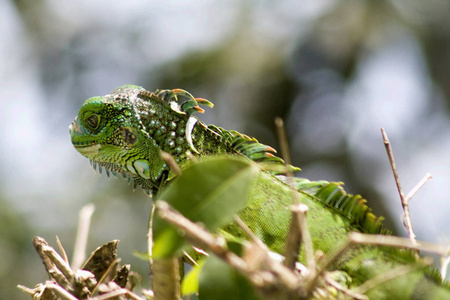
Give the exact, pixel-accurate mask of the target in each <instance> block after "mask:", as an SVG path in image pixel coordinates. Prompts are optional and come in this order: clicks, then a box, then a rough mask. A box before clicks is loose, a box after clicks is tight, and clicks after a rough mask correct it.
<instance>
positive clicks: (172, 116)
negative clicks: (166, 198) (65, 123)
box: [69, 85, 212, 192]
mask: <svg viewBox="0 0 450 300" xmlns="http://www.w3.org/2000/svg"><path fill="white" fill-rule="evenodd" d="M177 96H184V97H187V98H188V100H187V101H185V102H183V103H182V104H181V105H179V104H178V98H177ZM199 102H200V103H201V104H204V105H209V106H211V105H212V104H211V103H210V102H208V101H206V100H204V99H195V98H193V97H192V96H191V95H190V94H189V93H187V92H185V91H183V90H163V91H156V92H154V93H151V92H148V91H146V90H145V89H143V88H141V87H139V86H134V85H123V86H120V87H119V88H117V89H115V90H114V91H113V92H112V93H111V94H109V95H106V96H102V97H93V98H90V99H88V100H86V102H85V103H84V104H83V106H82V107H81V109H80V111H79V113H78V116H77V117H76V118H75V120H74V121H73V123H72V124H71V125H70V126H69V129H70V135H71V137H72V144H73V145H74V146H75V148H76V149H77V150H78V152H80V153H81V154H82V155H83V156H85V157H87V158H88V159H89V160H90V161H91V163H92V164H93V166H94V168H96V167H97V166H99V168H100V170H101V168H102V167H103V168H105V169H106V171H107V173H108V174H109V171H111V172H112V173H121V174H122V175H123V176H124V177H127V178H128V179H129V180H131V179H132V180H134V184H138V185H140V186H142V187H143V188H144V191H146V192H150V191H155V189H158V188H159V187H160V186H161V184H162V183H163V182H164V181H165V180H166V179H167V178H168V177H169V168H168V167H167V165H166V164H165V162H164V161H163V160H162V158H161V155H160V154H161V151H165V152H168V153H170V154H172V155H173V156H174V157H175V158H176V161H177V162H180V160H182V159H184V158H185V157H186V152H187V151H189V150H190V151H191V152H196V149H195V147H194V145H193V143H192V136H191V133H192V131H193V130H194V125H195V123H196V122H197V119H196V118H194V117H192V116H191V114H192V113H193V112H195V111H202V109H201V108H199V107H198V103H199Z"/></svg>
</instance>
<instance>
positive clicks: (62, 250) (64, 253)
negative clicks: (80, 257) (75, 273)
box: [56, 236, 69, 264]
mask: <svg viewBox="0 0 450 300" xmlns="http://www.w3.org/2000/svg"><path fill="white" fill-rule="evenodd" d="M56 244H57V245H58V248H59V251H60V252H61V257H62V259H63V260H64V261H65V262H66V263H67V264H69V258H68V257H67V253H66V250H65V249H64V247H63V245H62V243H61V240H60V239H59V237H58V236H56Z"/></svg>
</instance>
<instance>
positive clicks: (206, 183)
mask: <svg viewBox="0 0 450 300" xmlns="http://www.w3.org/2000/svg"><path fill="white" fill-rule="evenodd" d="M258 170H259V169H258V168H257V167H256V166H255V164H254V163H252V162H251V161H249V160H248V159H244V158H239V157H235V156H226V157H225V156H222V157H214V158H208V159H205V160H202V161H200V162H197V163H193V164H192V165H191V166H189V167H188V168H186V169H185V170H184V171H183V174H182V175H181V176H180V177H179V178H177V179H175V180H174V182H172V183H171V184H170V185H169V186H168V187H167V188H166V189H165V190H164V191H163V192H162V193H161V194H160V195H159V197H158V198H159V199H163V200H165V201H167V202H168V203H169V204H170V205H171V206H172V207H173V208H174V209H175V210H177V211H178V212H180V213H181V214H183V215H184V216H185V217H186V218H188V219H190V220H191V221H193V222H200V223H202V224H203V226H204V227H205V228H206V229H207V230H209V231H212V232H214V231H217V229H218V228H220V227H222V226H224V225H226V224H227V223H229V222H230V221H231V220H232V216H233V215H234V214H236V213H237V212H238V211H239V210H240V209H241V208H242V207H243V206H244V204H245V201H246V195H247V193H248V191H249V190H250V188H251V185H252V182H253V180H254V178H255V176H256V174H257V173H258ZM153 237H154V238H153V241H154V246H153V257H154V258H159V257H168V256H173V255H175V254H176V253H177V251H178V250H180V249H181V248H182V246H183V245H184V241H183V239H182V237H181V235H180V232H179V231H178V230H177V229H176V228H174V227H173V226H171V225H169V224H167V223H166V222H165V221H163V220H162V219H160V218H159V217H158V214H157V213H156V214H155V218H154V221H153Z"/></svg>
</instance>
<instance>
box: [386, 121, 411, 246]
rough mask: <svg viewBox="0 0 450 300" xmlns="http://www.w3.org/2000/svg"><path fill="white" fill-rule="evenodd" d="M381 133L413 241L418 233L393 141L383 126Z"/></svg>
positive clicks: (406, 223)
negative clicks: (399, 170)
mask: <svg viewBox="0 0 450 300" xmlns="http://www.w3.org/2000/svg"><path fill="white" fill-rule="evenodd" d="M381 135H382V136H383V142H384V146H385V147H386V152H387V155H388V158H389V162H390V163H391V168H392V173H393V174H394V179H395V184H396V185H397V190H398V193H399V195H400V200H401V202H402V207H403V213H404V215H405V226H406V229H407V231H408V235H409V238H410V239H411V240H412V241H415V240H416V235H415V234H414V231H413V228H412V223H411V215H410V213H409V205H408V201H406V199H405V196H404V194H403V190H402V187H401V185H400V178H399V176H398V173H397V167H396V165H395V160H394V153H393V152H392V147H391V143H390V142H389V139H388V136H387V134H386V131H385V130H384V128H381Z"/></svg>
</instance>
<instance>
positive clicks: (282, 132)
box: [275, 117, 293, 177]
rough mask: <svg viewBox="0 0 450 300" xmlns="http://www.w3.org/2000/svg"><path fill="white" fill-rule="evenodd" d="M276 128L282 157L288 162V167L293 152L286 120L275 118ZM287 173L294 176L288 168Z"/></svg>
mask: <svg viewBox="0 0 450 300" xmlns="http://www.w3.org/2000/svg"><path fill="white" fill-rule="evenodd" d="M275 128H276V130H277V136H278V143H279V144H280V152H281V158H283V160H284V162H285V163H286V167H287V166H288V165H290V164H291V154H290V152H289V144H288V139H287V134H286V127H285V126H284V121H283V119H282V118H280V117H277V118H275ZM286 172H287V175H288V176H290V177H292V176H293V174H292V171H290V169H289V168H286Z"/></svg>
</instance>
